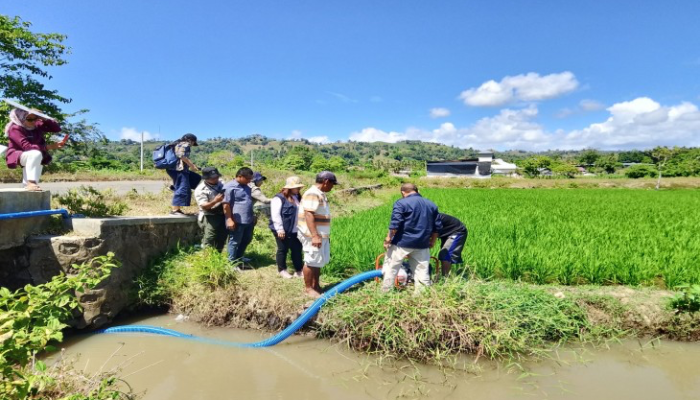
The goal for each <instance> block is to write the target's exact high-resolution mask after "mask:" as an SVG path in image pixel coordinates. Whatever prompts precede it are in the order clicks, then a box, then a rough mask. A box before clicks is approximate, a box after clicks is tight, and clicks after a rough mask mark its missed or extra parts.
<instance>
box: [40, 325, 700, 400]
mask: <svg viewBox="0 0 700 400" xmlns="http://www.w3.org/2000/svg"><path fill="white" fill-rule="evenodd" d="M125 323H126V324H143V325H156V326H163V327H167V328H170V329H176V330H178V331H181V332H185V333H189V334H193V335H197V336H202V337H208V338H214V339H219V340H229V341H237V342H254V341H258V340H261V339H264V338H266V337H268V336H270V335H269V334H267V333H265V334H263V333H259V332H255V331H245V330H236V329H225V328H205V327H202V326H201V325H198V324H195V323H190V322H187V321H185V322H177V321H176V320H175V317H174V316H173V315H161V316H155V317H154V316H149V317H144V318H139V319H133V320H129V321H122V322H121V324H125ZM64 345H65V347H66V355H67V356H68V357H79V358H78V361H77V362H76V364H75V366H76V367H77V368H79V369H85V370H86V371H89V372H93V373H94V372H97V371H100V370H103V371H105V370H110V369H112V368H116V367H117V366H121V367H120V369H121V373H120V376H121V377H122V378H124V379H125V381H127V382H129V384H130V385H131V386H132V387H133V389H134V390H135V391H136V392H145V395H144V396H143V398H144V399H146V400H148V399H153V400H155V399H171V400H175V399H188V400H190V399H233V398H236V399H292V400H293V399H334V400H343V399H348V400H349V399H353V400H356V399H395V398H402V399H412V398H421V399H466V398H475V399H480V400H489V399H499V400H505V399H533V398H534V399H540V398H547V399H635V400H646V399H649V400H651V399H654V400H656V399H665V400H675V399H684V400H685V399H700V373H699V372H698V371H700V344H697V343H695V344H689V343H675V342H652V343H640V342H637V341H629V342H624V343H621V344H618V343H616V344H611V345H610V349H597V350H594V351H586V350H580V349H579V350H577V351H573V350H562V351H560V352H559V354H558V356H559V359H558V360H557V361H545V362H539V363H530V364H526V365H525V367H526V368H527V371H528V373H527V374H525V375H526V376H524V375H523V374H521V373H520V372H518V371H515V372H513V371H512V368H511V372H508V368H507V367H506V366H505V365H504V363H502V362H490V361H485V360H483V359H482V360H479V362H478V363H477V364H474V363H473V358H465V359H463V360H461V361H460V362H459V364H460V365H459V366H460V369H459V370H456V369H440V368H437V367H433V366H425V365H413V364H411V363H407V362H395V361H392V360H386V359H385V360H382V361H381V362H380V360H379V359H378V358H376V357H373V356H368V355H363V354H358V353H355V352H352V351H349V350H347V349H346V348H345V347H344V346H343V345H342V344H332V343H330V342H328V341H323V340H317V339H313V338H309V337H302V336H294V337H292V338H290V339H288V340H287V341H285V342H283V343H281V344H279V345H277V346H275V347H271V348H265V349H250V348H233V347H220V346H215V345H211V344H205V343H197V342H193V341H189V340H182V339H178V338H172V337H162V336H153V335H146V334H119V335H100V334H95V335H77V336H74V337H72V338H70V339H68V340H67V341H66V342H65V343H64ZM52 357H57V356H52Z"/></svg>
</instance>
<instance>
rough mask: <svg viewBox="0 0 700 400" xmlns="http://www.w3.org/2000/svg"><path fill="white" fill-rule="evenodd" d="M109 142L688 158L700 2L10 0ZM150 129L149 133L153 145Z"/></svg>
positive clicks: (698, 99)
mask: <svg viewBox="0 0 700 400" xmlns="http://www.w3.org/2000/svg"><path fill="white" fill-rule="evenodd" d="M0 12H1V13H3V14H7V15H19V16H21V17H22V18H23V19H25V20H27V21H30V22H32V23H33V27H32V29H33V30H34V31H38V32H60V33H64V34H67V35H68V39H67V44H68V45H69V46H70V47H72V54H71V55H70V56H69V64H67V65H65V66H62V67H60V68H56V69H54V70H53V71H52V73H53V76H54V78H53V80H52V81H51V82H50V83H49V85H50V87H51V88H55V89H58V90H59V91H60V92H61V93H62V94H63V95H65V96H68V97H71V98H72V99H73V103H71V104H70V105H68V106H67V107H66V108H65V109H66V111H72V110H77V109H81V108H88V109H90V110H91V112H90V113H89V114H88V118H89V119H90V120H91V121H95V122H98V123H99V124H100V126H101V128H102V130H103V131H104V132H105V133H106V134H107V135H108V137H110V138H112V139H119V138H121V137H130V138H132V137H133V138H135V137H134V135H135V133H136V132H141V131H146V132H148V135H149V137H154V138H155V137H158V138H161V139H173V138H176V137H179V136H181V135H182V134H184V133H186V132H193V133H195V134H197V135H198V136H199V137H201V138H209V137H215V136H223V137H240V136H246V135H250V134H253V133H260V134H263V135H266V136H270V137H276V138H300V137H303V138H307V139H310V140H315V141H321V142H324V141H336V140H348V139H352V140H360V141H375V140H384V141H396V140H404V139H422V140H431V141H437V142H442V143H446V144H451V145H456V146H460V147H470V146H471V147H474V148H477V149H481V150H486V149H497V150H505V149H513V148H518V149H526V150H544V149H555V148H561V149H565V148H584V147H595V148H599V149H628V148H650V147H653V146H656V145H685V146H700V111H699V110H698V106H699V105H700V79H699V78H700V24H699V23H698V15H700V2H699V1H697V0H679V1H673V2H661V1H643V0H642V1H640V0H637V1H614V2H593V1H577V2H574V1H561V0H551V1H524V0H519V1H498V0H494V1H479V2H477V1H413V0H402V1H376V0H375V1H365V0H353V1H334V0H325V1H322V0H318V1H317V0H313V1H264V0H260V1H255V2H250V1H249V2H241V1H201V2H193V1H191V0H190V1H180V0H178V1H167V2H166V1H136V0H120V1H112V2H103V1H64V2H57V1H29V0H27V1H23V2H3V3H2V4H0ZM158 132H160V134H159V133H158Z"/></svg>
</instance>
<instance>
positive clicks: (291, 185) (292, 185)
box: [282, 176, 304, 189]
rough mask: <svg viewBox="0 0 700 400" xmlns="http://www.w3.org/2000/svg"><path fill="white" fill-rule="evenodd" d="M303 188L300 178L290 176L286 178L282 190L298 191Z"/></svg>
mask: <svg viewBox="0 0 700 400" xmlns="http://www.w3.org/2000/svg"><path fill="white" fill-rule="evenodd" d="M303 187H304V184H303V183H301V178H299V177H298V176H290V177H289V178H287V182H286V184H285V185H284V187H283V188H282V189H299V188H303Z"/></svg>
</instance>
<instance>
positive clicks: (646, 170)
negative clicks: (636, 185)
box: [625, 165, 658, 179]
mask: <svg viewBox="0 0 700 400" xmlns="http://www.w3.org/2000/svg"><path fill="white" fill-rule="evenodd" d="M657 173H658V171H657V170H656V169H655V168H654V167H653V166H651V165H633V166H631V167H629V168H627V169H626V170H625V175H626V176H627V177H628V178H632V179H637V178H645V177H650V178H653V177H654V176H656V174H657Z"/></svg>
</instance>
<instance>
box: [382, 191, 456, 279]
mask: <svg viewBox="0 0 700 400" xmlns="http://www.w3.org/2000/svg"><path fill="white" fill-rule="evenodd" d="M438 214H439V212H438V207H437V206H436V205H435V203H433V202H432V201H430V200H428V199H426V198H424V197H423V196H421V195H420V194H419V193H418V188H417V187H416V185H414V184H412V183H404V184H403V185H401V199H399V200H397V201H396V202H395V203H394V209H393V211H392V213H391V222H390V224H389V233H388V234H387V237H386V239H385V240H384V248H386V249H387V252H386V256H385V262H384V268H383V271H382V273H383V275H384V280H383V283H382V290H384V291H389V290H391V288H393V287H394V279H395V278H396V275H397V274H398V272H399V269H400V268H401V264H402V263H403V260H404V258H408V265H409V267H410V269H411V273H412V274H413V276H414V280H415V291H416V293H418V292H420V291H421V290H422V289H423V288H424V287H425V286H429V285H430V284H431V282H430V272H429V267H430V248H431V247H433V245H434V244H435V241H436V240H437V237H438V232H439V231H440V230H441V229H442V221H441V220H440V218H439V217H438Z"/></svg>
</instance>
